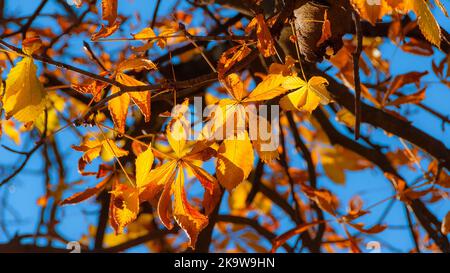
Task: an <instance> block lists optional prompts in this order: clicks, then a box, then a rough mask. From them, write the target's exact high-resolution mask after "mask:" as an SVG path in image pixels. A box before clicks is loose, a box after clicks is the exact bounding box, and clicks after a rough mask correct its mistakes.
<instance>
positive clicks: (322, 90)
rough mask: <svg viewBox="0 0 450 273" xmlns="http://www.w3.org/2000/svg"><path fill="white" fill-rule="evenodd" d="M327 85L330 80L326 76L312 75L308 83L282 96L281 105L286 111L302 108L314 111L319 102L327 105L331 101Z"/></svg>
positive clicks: (306, 110)
mask: <svg viewBox="0 0 450 273" xmlns="http://www.w3.org/2000/svg"><path fill="white" fill-rule="evenodd" d="M299 84H300V82H299ZM327 85H328V81H327V80H326V79H325V78H322V77H316V76H315V77H312V78H311V79H310V80H309V81H308V84H307V85H304V86H303V87H301V88H300V89H298V90H296V91H294V92H291V93H289V94H287V95H286V96H284V97H283V98H281V100H280V106H281V108H283V109H284V110H285V111H293V110H300V111H305V112H308V113H312V111H314V109H316V108H317V106H319V104H324V105H326V104H328V103H330V102H331V96H330V94H329V93H328V91H327V89H326V86H327Z"/></svg>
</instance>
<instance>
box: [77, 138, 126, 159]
mask: <svg viewBox="0 0 450 273" xmlns="http://www.w3.org/2000/svg"><path fill="white" fill-rule="evenodd" d="M72 149H74V150H76V151H80V152H84V154H83V156H82V157H81V158H80V160H82V161H84V162H86V163H91V162H92V161H93V160H94V159H96V158H97V157H99V156H100V155H102V157H103V158H104V160H105V161H110V160H112V159H113V158H114V157H122V156H126V155H128V151H125V150H123V149H121V148H119V147H117V145H116V143H115V142H114V141H112V140H110V139H107V140H98V139H87V140H86V141H84V142H83V143H82V144H81V145H80V146H72Z"/></svg>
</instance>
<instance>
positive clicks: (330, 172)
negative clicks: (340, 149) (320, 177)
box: [321, 150, 345, 184]
mask: <svg viewBox="0 0 450 273" xmlns="http://www.w3.org/2000/svg"><path fill="white" fill-rule="evenodd" d="M333 151H334V150H333ZM333 155H335V154H330V153H325V152H324V153H322V154H321V161H322V166H323V170H324V171H325V174H326V175H327V176H328V178H330V179H331V180H333V182H335V183H337V184H345V173H344V169H343V168H342V167H341V166H340V165H339V163H338V162H337V160H336V158H335V157H334V156H333Z"/></svg>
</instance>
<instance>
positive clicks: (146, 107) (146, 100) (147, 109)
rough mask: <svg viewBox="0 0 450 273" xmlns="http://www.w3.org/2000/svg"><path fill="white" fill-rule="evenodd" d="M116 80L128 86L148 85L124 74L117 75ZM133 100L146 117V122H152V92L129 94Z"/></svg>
mask: <svg viewBox="0 0 450 273" xmlns="http://www.w3.org/2000/svg"><path fill="white" fill-rule="evenodd" d="M116 80H117V81H118V82H120V83H122V84H124V85H127V86H141V85H146V84H145V83H143V82H141V81H138V80H136V79H135V78H133V77H131V76H128V75H127V74H124V73H117V75H116ZM128 95H129V96H130V98H131V100H132V101H133V102H134V103H135V104H136V105H137V107H138V108H139V110H141V112H142V114H143V115H144V118H145V122H149V121H150V114H151V92H150V91H139V92H138V91H136V92H128Z"/></svg>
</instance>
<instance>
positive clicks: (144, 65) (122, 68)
mask: <svg viewBox="0 0 450 273" xmlns="http://www.w3.org/2000/svg"><path fill="white" fill-rule="evenodd" d="M143 69H145V70H152V69H156V65H155V64H154V63H153V62H152V61H151V60H149V59H144V58H133V59H127V60H125V61H123V62H121V63H119V64H118V65H117V69H116V71H117V72H122V73H123V72H126V71H128V70H138V71H139V70H143Z"/></svg>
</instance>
